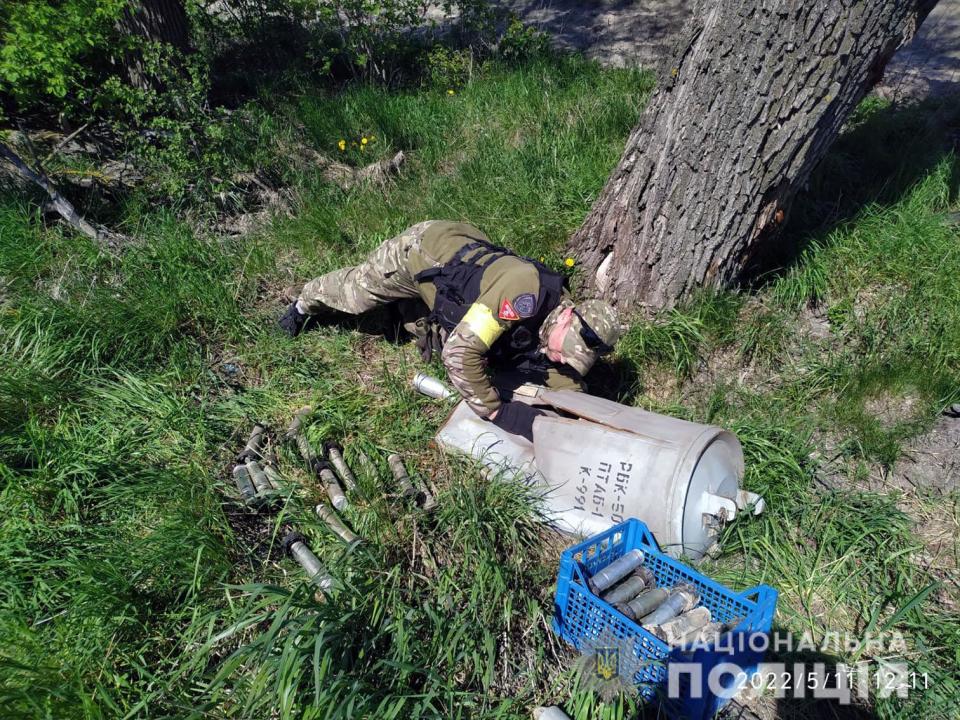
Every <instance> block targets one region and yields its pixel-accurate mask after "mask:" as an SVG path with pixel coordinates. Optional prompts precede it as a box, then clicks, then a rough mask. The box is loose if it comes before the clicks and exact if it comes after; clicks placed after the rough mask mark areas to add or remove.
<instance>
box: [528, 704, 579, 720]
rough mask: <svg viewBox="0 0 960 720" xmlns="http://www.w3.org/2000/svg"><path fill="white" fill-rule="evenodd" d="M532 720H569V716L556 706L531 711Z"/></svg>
mask: <svg viewBox="0 0 960 720" xmlns="http://www.w3.org/2000/svg"><path fill="white" fill-rule="evenodd" d="M533 720H570V716H569V715H567V714H566V713H565V712H564V711H563V710H561V709H560V708H558V707H557V706H556V705H548V706H546V707H538V708H534V709H533Z"/></svg>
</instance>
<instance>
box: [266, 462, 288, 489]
mask: <svg viewBox="0 0 960 720" xmlns="http://www.w3.org/2000/svg"><path fill="white" fill-rule="evenodd" d="M261 468H262V469H263V473H264V474H265V475H266V476H267V479H268V480H269V481H270V485H271V486H272V487H273V489H274V490H280V489H281V488H282V487H283V478H281V477H280V473H278V472H277V471H276V470H275V469H274V467H273V465H269V464H266V465H262V466H261Z"/></svg>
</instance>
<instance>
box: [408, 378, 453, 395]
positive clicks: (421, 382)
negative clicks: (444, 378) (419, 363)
mask: <svg viewBox="0 0 960 720" xmlns="http://www.w3.org/2000/svg"><path fill="white" fill-rule="evenodd" d="M412 384H413V389H414V390H416V391H417V392H419V393H421V394H423V395H426V396H427V397H432V398H436V399H437V400H446V399H447V398H451V397H453V396H454V394H455V393H454V392H453V390H451V389H450V388H448V387H447V386H446V385H444V384H443V383H442V382H441V381H440V380H439V379H437V378H435V377H433V376H432V375H427V374H426V373H423V372H419V373H417V374H416V375H414V377H413V383H412Z"/></svg>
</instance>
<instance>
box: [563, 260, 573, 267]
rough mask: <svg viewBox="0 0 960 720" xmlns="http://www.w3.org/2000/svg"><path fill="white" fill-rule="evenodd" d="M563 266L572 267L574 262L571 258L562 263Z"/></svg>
mask: <svg viewBox="0 0 960 720" xmlns="http://www.w3.org/2000/svg"><path fill="white" fill-rule="evenodd" d="M563 264H564V265H566V266H567V267H573V266H574V264H575V261H574V259H573V258H567V259H566V260H564V261H563Z"/></svg>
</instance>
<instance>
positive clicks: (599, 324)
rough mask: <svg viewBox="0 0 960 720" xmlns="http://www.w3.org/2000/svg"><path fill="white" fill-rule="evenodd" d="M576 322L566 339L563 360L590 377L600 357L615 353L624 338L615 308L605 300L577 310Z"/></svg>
mask: <svg viewBox="0 0 960 720" xmlns="http://www.w3.org/2000/svg"><path fill="white" fill-rule="evenodd" d="M573 312H574V316H573V323H572V324H571V325H570V329H569V330H568V331H567V334H566V335H565V336H564V338H563V350H562V353H563V359H564V362H566V363H567V364H568V365H570V367H572V368H573V369H574V370H576V371H577V372H578V373H580V375H586V374H587V373H588V372H589V371H590V368H591V367H593V364H594V363H595V362H596V361H597V358H598V357H599V356H600V355H603V354H605V353H606V352H610V351H611V350H613V346H614V345H616V344H617V340H619V339H620V323H619V322H618V321H617V314H616V312H615V311H614V309H613V308H612V307H611V306H610V305H609V304H607V303H605V302H604V301H603V300H587V301H586V302H582V303H578V304H577V305H575V306H574V308H573Z"/></svg>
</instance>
